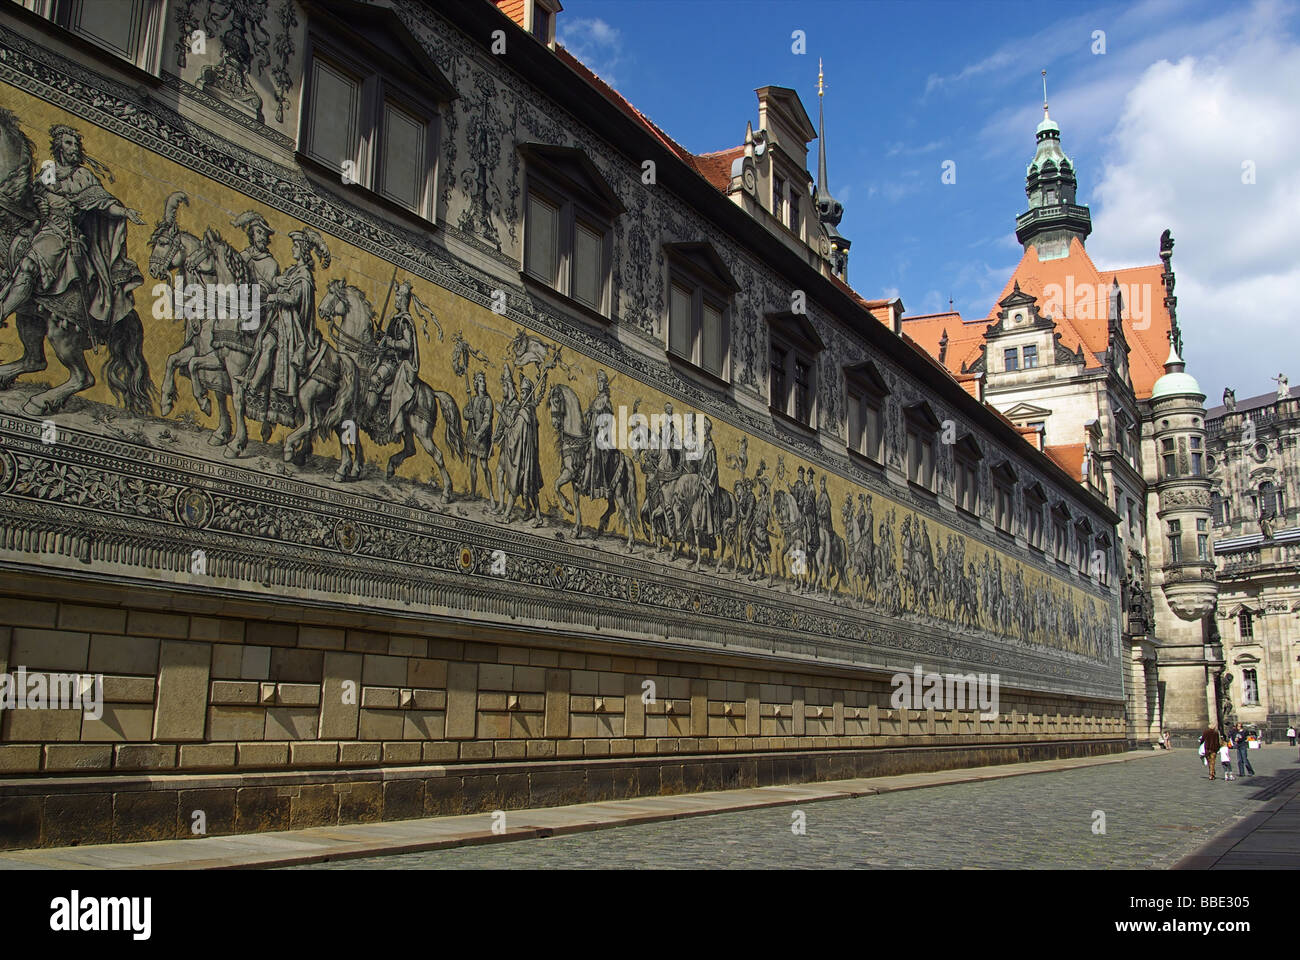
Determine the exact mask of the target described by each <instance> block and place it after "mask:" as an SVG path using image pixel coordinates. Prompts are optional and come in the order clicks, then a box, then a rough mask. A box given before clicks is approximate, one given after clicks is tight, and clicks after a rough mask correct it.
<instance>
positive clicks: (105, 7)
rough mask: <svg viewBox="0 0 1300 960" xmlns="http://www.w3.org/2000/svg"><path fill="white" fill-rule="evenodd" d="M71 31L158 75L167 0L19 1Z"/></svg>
mask: <svg viewBox="0 0 1300 960" xmlns="http://www.w3.org/2000/svg"><path fill="white" fill-rule="evenodd" d="M19 4H20V5H21V6H24V7H27V8H28V9H29V10H31V11H32V12H34V13H36V14H38V15H40V16H42V17H46V18H48V19H50V20H52V21H53V22H54V23H56V24H58V25H59V26H60V27H63V29H65V30H67V31H68V32H69V33H73V34H76V35H77V36H78V37H81V38H82V39H83V40H86V41H87V42H89V43H93V44H94V45H95V46H97V47H99V48H100V49H101V50H106V51H108V52H109V53H111V54H113V55H114V56H116V57H118V58H119V59H121V60H125V61H126V62H127V63H130V64H132V65H133V66H136V67H139V68H140V69H141V70H145V71H148V72H149V73H152V74H153V75H154V76H157V75H158V74H159V72H160V69H161V67H162V47H163V32H164V30H165V28H166V24H165V16H166V11H167V3H166V0H19Z"/></svg>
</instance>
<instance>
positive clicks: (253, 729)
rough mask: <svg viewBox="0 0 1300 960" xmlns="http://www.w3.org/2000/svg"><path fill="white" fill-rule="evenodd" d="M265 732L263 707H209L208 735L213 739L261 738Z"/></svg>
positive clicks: (264, 711)
mask: <svg viewBox="0 0 1300 960" xmlns="http://www.w3.org/2000/svg"><path fill="white" fill-rule="evenodd" d="M265 733H266V710H265V708H263V707H225V706H213V707H209V708H208V736H209V738H210V739H212V740H260V739H261V738H262V736H263V735H264V734H265Z"/></svg>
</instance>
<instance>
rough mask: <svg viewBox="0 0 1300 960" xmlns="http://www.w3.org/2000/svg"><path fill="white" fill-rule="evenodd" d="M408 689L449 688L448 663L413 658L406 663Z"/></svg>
mask: <svg viewBox="0 0 1300 960" xmlns="http://www.w3.org/2000/svg"><path fill="white" fill-rule="evenodd" d="M406 685H407V686H408V687H417V688H418V687H425V688H435V687H438V688H441V687H446V686H447V661H446V660H423V659H418V658H413V659H410V660H408V661H406Z"/></svg>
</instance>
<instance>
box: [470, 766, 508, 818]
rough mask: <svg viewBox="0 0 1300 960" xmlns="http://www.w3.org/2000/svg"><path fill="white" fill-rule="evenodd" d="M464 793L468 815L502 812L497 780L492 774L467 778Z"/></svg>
mask: <svg viewBox="0 0 1300 960" xmlns="http://www.w3.org/2000/svg"><path fill="white" fill-rule="evenodd" d="M462 783H463V784H464V788H463V792H464V797H465V812H466V813H483V812H485V811H488V810H500V809H503V807H502V800H501V796H500V794H499V793H498V792H497V778H496V777H495V776H493V775H491V774H486V775H482V776H471V777H465V778H463V780H462Z"/></svg>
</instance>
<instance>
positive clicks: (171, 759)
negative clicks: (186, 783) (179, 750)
mask: <svg viewBox="0 0 1300 960" xmlns="http://www.w3.org/2000/svg"><path fill="white" fill-rule="evenodd" d="M113 766H114V768H115V769H118V770H171V769H174V768H175V766H176V746H175V745H174V744H153V743H121V744H118V745H117V746H116V747H114V748H113Z"/></svg>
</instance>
